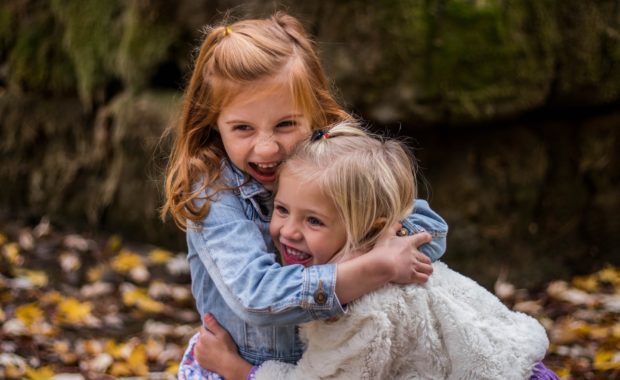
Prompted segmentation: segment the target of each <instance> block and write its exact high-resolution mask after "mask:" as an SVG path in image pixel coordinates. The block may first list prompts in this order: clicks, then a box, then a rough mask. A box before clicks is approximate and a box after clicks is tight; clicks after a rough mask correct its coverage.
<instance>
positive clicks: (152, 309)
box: [123, 288, 164, 313]
mask: <svg viewBox="0 0 620 380" xmlns="http://www.w3.org/2000/svg"><path fill="white" fill-rule="evenodd" d="M123 303H124V304H125V305H127V306H136V307H137V308H139V309H140V310H143V311H145V312H147V313H160V312H162V311H163V310H164V304H162V303H161V302H158V301H155V300H154V299H152V298H151V297H149V296H148V294H147V292H146V289H142V288H134V289H128V290H126V291H124V292H123Z"/></svg>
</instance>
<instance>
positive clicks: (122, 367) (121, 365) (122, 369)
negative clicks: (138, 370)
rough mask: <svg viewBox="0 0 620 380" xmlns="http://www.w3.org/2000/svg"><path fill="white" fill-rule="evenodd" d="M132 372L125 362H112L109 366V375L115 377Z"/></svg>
mask: <svg viewBox="0 0 620 380" xmlns="http://www.w3.org/2000/svg"><path fill="white" fill-rule="evenodd" d="M132 374H133V373H132V372H131V368H130V367H129V365H128V364H127V363H125V362H114V363H112V366H111V367H110V375H112V376H115V377H125V376H130V375H132Z"/></svg>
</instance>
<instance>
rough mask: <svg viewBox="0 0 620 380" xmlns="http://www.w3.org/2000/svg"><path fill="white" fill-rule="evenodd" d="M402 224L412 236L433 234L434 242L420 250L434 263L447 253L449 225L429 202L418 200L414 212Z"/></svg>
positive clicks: (421, 247)
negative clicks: (424, 233) (423, 233)
mask: <svg viewBox="0 0 620 380" xmlns="http://www.w3.org/2000/svg"><path fill="white" fill-rule="evenodd" d="M402 224H403V227H405V228H406V229H407V231H408V232H409V234H410V235H412V234H417V233H420V232H428V233H429V234H431V236H432V237H433V240H432V241H430V242H429V243H427V244H424V245H422V246H420V247H419V250H420V251H422V253H424V254H425V255H427V256H428V257H430V259H431V260H432V261H433V262H434V261H437V260H439V258H441V256H443V254H444V253H445V252H446V238H447V236H448V224H447V223H446V221H445V220H443V218H442V217H441V216H439V214H437V213H436V212H435V211H433V210H431V208H430V206H429V204H428V202H427V201H425V200H423V199H416V200H415V204H414V209H413V212H412V213H411V215H409V216H408V217H407V218H406V219H405V220H403V221H402Z"/></svg>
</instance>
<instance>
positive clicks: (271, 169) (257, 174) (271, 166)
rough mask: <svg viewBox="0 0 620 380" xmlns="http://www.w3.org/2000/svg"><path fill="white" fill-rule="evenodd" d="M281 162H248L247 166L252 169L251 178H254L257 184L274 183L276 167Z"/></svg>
mask: <svg viewBox="0 0 620 380" xmlns="http://www.w3.org/2000/svg"><path fill="white" fill-rule="evenodd" d="M281 163H282V162H281V161H278V162H270V163H256V162H249V163H248V165H249V166H250V169H252V173H250V174H251V175H252V177H254V178H256V179H257V180H258V181H259V182H274V181H275V180H276V173H277V171H278V166H280V164H281Z"/></svg>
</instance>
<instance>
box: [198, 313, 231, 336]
mask: <svg viewBox="0 0 620 380" xmlns="http://www.w3.org/2000/svg"><path fill="white" fill-rule="evenodd" d="M202 320H203V321H204V327H205V328H206V330H208V331H209V332H211V333H212V334H213V335H221V334H222V333H225V332H226V330H224V328H223V327H222V326H220V324H219V323H218V322H217V320H216V319H215V317H214V316H213V315H212V314H209V313H206V314H205V316H204V317H203V319H202Z"/></svg>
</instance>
